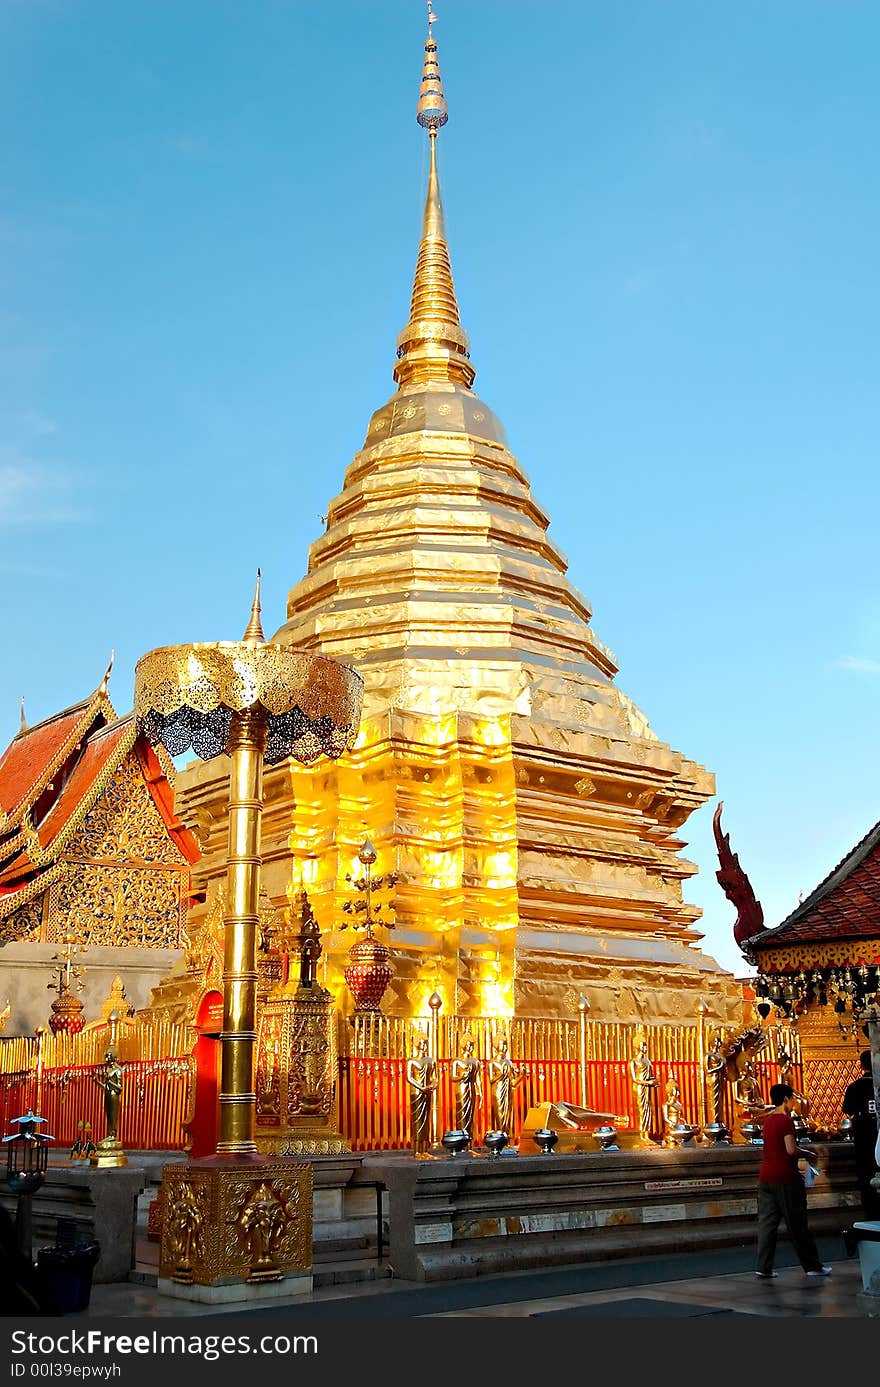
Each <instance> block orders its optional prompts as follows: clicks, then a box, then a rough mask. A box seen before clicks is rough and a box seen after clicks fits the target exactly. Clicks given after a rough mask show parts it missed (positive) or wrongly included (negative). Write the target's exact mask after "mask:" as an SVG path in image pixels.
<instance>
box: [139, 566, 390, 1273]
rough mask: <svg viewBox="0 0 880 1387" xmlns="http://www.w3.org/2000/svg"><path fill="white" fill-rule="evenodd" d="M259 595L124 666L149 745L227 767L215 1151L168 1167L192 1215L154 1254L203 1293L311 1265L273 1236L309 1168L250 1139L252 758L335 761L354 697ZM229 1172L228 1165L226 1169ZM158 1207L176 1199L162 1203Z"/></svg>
mask: <svg viewBox="0 0 880 1387" xmlns="http://www.w3.org/2000/svg"><path fill="white" fill-rule="evenodd" d="M259 591H260V588H259V574H258V575H257V591H256V593H255V595H254V601H253V606H252V609H251V618H250V621H249V622H248V626H247V629H246V631H245V633H244V637H243V638H242V640H241V641H218V642H213V643H210V644H196V645H177V646H166V647H164V648H162V649H159V650H153V651H151V652H150V653H149V654H148V655H144V656H143V657H142V658H141V659H140V660H139V661H138V664H137V668H136V671H135V712H136V714H137V716H138V718H139V719H140V721H141V723H142V725H143V728H144V731H145V732H146V735H147V736H148V738H149V739H150V741H151V742H152V743H153V745H154V746H159V745H162V746H164V747H165V749H166V750H167V751H168V752H170V754H171V755H172V756H178V755H180V754H182V753H183V752H185V751H187V750H188V749H190V748H192V750H193V751H194V752H195V753H196V755H197V756H199V757H201V758H202V759H205V760H207V759H211V758H213V757H215V756H219V755H222V754H224V753H225V754H226V755H228V756H229V757H230V758H231V762H232V767H231V772H230V780H229V807H228V820H229V840H228V854H227V876H226V913H225V916H224V940H225V943H224V971H223V1026H222V1031H221V1035H220V1046H221V1051H220V1053H221V1061H220V1063H221V1078H220V1136H219V1140H218V1143H217V1155H216V1156H215V1157H209V1158H208V1159H207V1161H203V1162H201V1163H199V1162H193V1163H192V1164H191V1165H190V1166H189V1167H187V1169H186V1171H185V1172H183V1173H182V1174H181V1171H180V1167H178V1168H177V1172H176V1174H175V1179H176V1180H178V1181H179V1180H180V1179H181V1178H182V1179H184V1181H185V1183H186V1184H187V1190H186V1191H183V1190H181V1189H177V1187H175V1192H174V1201H176V1205H177V1208H178V1210H183V1209H184V1208H188V1209H189V1210H190V1213H191V1215H192V1217H191V1218H190V1219H189V1221H188V1222H187V1223H186V1226H185V1227H184V1225H183V1223H180V1219H178V1223H180V1226H179V1227H178V1226H177V1224H175V1223H174V1221H173V1220H171V1219H169V1221H168V1227H167V1228H165V1229H163V1238H162V1250H161V1258H160V1275H161V1276H162V1277H168V1278H170V1279H171V1280H172V1281H177V1282H178V1283H183V1284H187V1283H192V1282H195V1283H197V1284H199V1285H201V1286H205V1287H208V1286H211V1285H215V1284H217V1283H219V1282H221V1281H229V1280H232V1281H235V1280H238V1279H242V1278H241V1277H240V1275H239V1273H240V1272H241V1271H242V1268H245V1269H247V1268H249V1270H248V1271H247V1275H246V1276H245V1277H244V1278H243V1279H246V1280H248V1281H249V1282H251V1283H255V1282H258V1281H266V1280H272V1279H274V1280H278V1279H280V1278H281V1276H282V1275H283V1274H284V1272H285V1271H288V1270H293V1269H300V1270H303V1269H305V1267H307V1266H308V1265H309V1264H310V1263H309V1262H306V1263H305V1264H303V1262H302V1260H301V1256H302V1249H303V1247H304V1246H305V1241H304V1240H303V1239H302V1238H299V1237H289V1236H288V1235H287V1232H286V1231H285V1230H286V1229H287V1227H288V1224H289V1222H290V1219H291V1218H293V1217H294V1214H295V1215H296V1217H297V1218H299V1219H305V1218H308V1220H309V1223H310V1220H311V1167H310V1166H307V1165H296V1164H294V1163H292V1162H288V1163H278V1162H274V1163H272V1164H271V1165H265V1166H264V1165H261V1163H260V1158H259V1155H258V1152H257V1145H256V1142H255V1139H254V1126H255V1123H254V1119H255V1109H256V1093H255V1089H254V1050H255V1044H256V1038H257V1030H256V991H257V968H256V936H257V925H258V918H259V916H258V899H259V889H260V821H261V815H262V783H263V763H264V761H265V762H267V763H269V764H275V763H277V762H279V761H282V760H284V759H285V758H287V757H293V759H294V760H297V761H300V762H304V763H308V762H311V761H315V760H317V758H318V757H319V756H321V755H324V756H329V757H331V758H333V759H335V758H337V757H339V756H340V755H341V754H342V753H343V752H344V751H346V750H347V749H349V748H351V747H352V746H353V744H354V741H355V738H356V737H357V732H358V725H359V721H360V708H361V696H362V684H361V680H360V677H359V676H358V675H357V674H355V673H354V671H353V670H351V669H349V668H347V667H346V666H344V665H341V664H338V663H337V662H336V661H335V660H331V659H326V658H323V657H321V656H313V655H305V654H299V653H297V652H296V651H293V650H290V649H289V648H285V647H284V646H279V645H275V644H272V643H267V642H266V640H265V637H264V635H263V629H262V625H261V623H260V598H259ZM230 1166H235V1167H240V1168H237V1169H236V1170H234V1171H233V1172H232V1175H230V1170H229V1167H230ZM248 1191H250V1193H249V1192H248ZM169 1192H170V1191H169ZM227 1195H228V1196H229V1198H228V1199H227ZM229 1200H232V1203H230V1202H229ZM165 1207H166V1208H168V1209H172V1208H173V1207H175V1205H174V1203H173V1202H172V1199H170V1198H166V1202H165ZM181 1217H182V1215H181ZM217 1220H219V1221H220V1222H221V1223H224V1222H225V1223H227V1224H232V1225H234V1228H233V1229H230V1230H228V1237H226V1241H227V1244H229V1245H230V1246H231V1244H232V1243H235V1249H234V1251H235V1255H232V1254H231V1253H230V1256H229V1257H227V1258H225V1259H219V1260H218V1259H214V1258H212V1257H211V1256H209V1255H208V1254H209V1248H210V1247H211V1246H213V1243H212V1240H211V1237H209V1232H210V1229H211V1228H212V1227H213V1226H214V1224H215V1223H216V1222H217ZM175 1229H176V1231H175ZM224 1236H226V1235H225V1234H224ZM236 1239H237V1240H236ZM308 1241H310V1240H308ZM273 1249H274V1251H273ZM308 1255H309V1258H310V1255H311V1249H310V1247H309V1249H308ZM290 1257H294V1260H293V1261H292V1262H291V1260H290ZM248 1258H250V1261H248Z"/></svg>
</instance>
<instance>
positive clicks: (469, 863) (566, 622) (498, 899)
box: [177, 26, 741, 1021]
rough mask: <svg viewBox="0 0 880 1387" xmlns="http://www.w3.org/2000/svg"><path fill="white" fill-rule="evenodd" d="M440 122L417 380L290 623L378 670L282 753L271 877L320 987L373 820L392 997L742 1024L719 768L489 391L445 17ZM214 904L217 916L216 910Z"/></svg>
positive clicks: (200, 790) (195, 805) (189, 778)
mask: <svg viewBox="0 0 880 1387" xmlns="http://www.w3.org/2000/svg"><path fill="white" fill-rule="evenodd" d="M417 119H418V121H419V124H420V125H421V126H423V127H424V129H425V130H426V131H427V136H428V140H429V147H430V172H429V177H428V191H427V201H426V204H425V214H424V224H423V229H422V237H421V242H420V245H419V252H418V259H417V263H416V271H415V281H414V284H413V291H412V300H411V305H410V314H409V321H408V322H407V324H406V327H405V328H404V329H403V331H402V332H401V333H400V336H399V338H398V343H397V361H396V364H395V367H394V379H395V381H396V383H397V389H396V391H395V393H394V394H393V395H392V397H391V399H390V400H389V401H388V403H387V404H385V405H383V406H382V408H381V409H379V410H377V411H376V413H375V414H374V415H373V417H372V419H371V420H370V424H369V427H368V429H367V437H366V441H365V443H364V446H363V448H362V449H361V450H360V452H358V453H357V455H356V456H355V458H354V461H353V462H352V464H351V466H350V467H349V468H348V471H347V473H346V476H345V481H344V485H343V488H342V491H341V492H340V494H339V495H338V496H337V497H336V499H335V500H333V501H332V502H331V503H330V506H329V508H328V511H327V525H326V530H325V532H324V534H322V535H321V536H320V538H319V539H317V540H316V541H315V542H314V544H313V545H312V546H311V549H310V552H309V566H308V573H307V575H306V577H305V578H303V579H302V580H301V581H300V582H299V583H297V584H296V586H295V587H293V588H292V589H291V592H290V595H289V598H288V606H287V621H286V622H285V624H284V625H283V626H282V627H281V629H280V630H279V631H278V632H277V633H276V635H275V636H274V637H273V640H276V641H281V642H287V643H290V644H291V645H293V646H295V647H297V648H300V649H303V650H309V651H317V652H320V653H322V654H324V655H330V656H333V657H335V658H337V659H339V660H342V661H344V662H345V663H347V664H352V665H354V666H355V668H356V669H357V670H358V671H359V673H360V674H361V675H362V676H363V678H364V681H365V698H364V712H363V718H362V723H361V733H360V736H359V738H358V741H357V744H356V746H355V749H354V751H353V752H352V753H351V754H349V755H347V756H344V757H342V758H341V759H340V760H339V761H338V762H334V763H332V764H328V763H326V762H322V763H321V764H320V765H318V766H316V767H314V768H308V767H304V766H301V765H298V764H296V763H294V762H285V763H283V764H281V765H279V766H276V767H274V768H271V769H267V772H266V776H265V785H264V795H265V817H264V820H263V843H262V852H263V861H264V868H263V890H264V893H265V895H266V896H267V897H268V898H269V900H270V901H271V903H272V904H273V905H274V906H275V907H276V908H278V907H283V908H285V909H286V910H287V911H289V910H290V908H291V905H292V902H293V901H294V899H295V896H296V892H297V891H298V890H299V888H300V887H301V886H305V887H306V889H307V891H308V894H309V898H310V900H311V904H312V908H313V910H314V914H315V917H316V918H317V920H318V923H319V924H320V927H321V929H322V931H323V944H324V955H323V973H322V977H321V981H322V983H323V984H324V985H325V986H327V987H329V988H330V989H331V990H332V991H333V992H334V993H335V994H336V995H337V998H338V1001H339V1004H340V1005H341V1006H342V1007H343V1009H345V1008H346V1007H348V1008H349V1009H350V1007H351V1005H352V1002H351V998H350V997H348V995H347V992H346V988H345V984H344V980H343V976H342V969H343V968H344V966H345V964H346V961H347V954H348V950H349V948H350V947H351V945H352V943H353V942H354V940H355V938H356V936H353V934H352V932H351V931H350V930H346V929H344V928H343V926H344V925H345V923H346V922H347V921H348V919H349V918H350V917H349V916H347V915H346V914H344V912H343V905H344V903H345V901H346V900H349V899H350V897H351V885H350V884H349V882H348V881H347V880H346V877H347V876H348V875H356V874H357V870H358V863H357V852H358V848H359V847H360V845H361V843H362V842H363V841H364V839H365V837H366V836H367V835H369V837H370V838H371V839H372V841H373V843H374V844H375V845H376V849H377V853H378V865H377V868H376V870H377V871H389V870H392V869H393V870H395V871H396V872H397V874H398V883H397V885H396V887H395V890H394V902H393V906H394V911H395V915H396V929H395V930H394V933H393V934H388V935H384V934H383V938H384V942H386V943H387V944H389V945H390V947H391V950H392V966H393V969H394V978H393V981H392V983H391V985H390V987H389V989H388V991H387V992H386V994H385V997H384V1000H383V1003H382V1007H383V1010H384V1011H386V1012H390V1013H394V1014H398V1015H410V1016H412V1015H422V1016H427V1015H428V1014H429V1012H428V1007H427V999H428V997H429V996H431V994H433V993H435V992H436V993H438V994H439V996H440V997H441V998H442V999H443V1005H444V1007H445V1009H446V1011H447V1012H450V1011H455V1012H457V1013H458V1014H460V1015H504V1014H507V1015H511V1014H515V1015H517V1016H523V1017H526V1016H531V1017H541V1016H545V1017H554V1016H555V1017H559V1016H569V1017H570V1016H574V1015H576V1014H577V1005H578V998H579V996H580V994H581V993H582V992H584V991H587V992H588V993H589V998H590V1004H591V1015H592V1016H593V1017H594V1018H602V1017H608V1018H611V1017H616V1018H618V1019H622V1020H628V1019H636V1018H640V1019H643V1020H645V1021H664V1020H675V1019H683V1018H685V1017H692V1016H693V1014H694V1008H695V1005H696V1003H697V1001H698V999H699V998H700V997H701V996H702V997H704V998H705V999H706V1002H707V1003H708V1006H709V1010H710V1014H711V1015H713V1016H715V1017H716V1018H719V1019H724V1020H730V1021H736V1020H737V1019H738V1017H739V1014H740V1010H741V994H740V991H739V989H738V988H737V986H736V985H735V984H734V980H733V978H732V977H731V976H730V975H729V974H727V973H725V972H723V970H721V969H720V968H719V966H718V965H717V964H716V963H715V962H714V960H713V959H711V958H709V957H707V956H706V955H705V954H703V953H702V952H701V951H700V950H699V949H698V948H696V947H695V945H696V941H697V940H699V939H700V938H701V936H700V934H699V933H698V932H697V931H696V930H695V929H694V924H695V921H696V920H697V919H698V917H699V914H700V912H699V910H698V909H697V908H695V907H694V906H692V905H689V904H686V903H685V902H684V901H683V899H682V883H683V881H685V880H686V879H687V878H688V877H689V876H691V875H692V874H693V873H694V872H695V871H696V868H695V867H694V866H693V864H692V863H690V862H687V861H685V860H684V859H683V858H682V857H681V856H680V855H679V854H680V850H681V849H682V848H683V847H684V844H683V842H682V841H681V839H680V838H679V836H678V833H679V830H680V828H681V826H682V824H683V823H684V822H685V820H686V819H687V818H688V816H689V814H691V813H692V812H693V810H694V809H696V808H697V807H698V806H699V805H701V804H702V803H703V802H704V801H705V800H706V799H708V798H709V796H710V795H712V793H713V791H714V780H713V777H712V775H711V774H710V773H709V772H708V771H706V770H704V769H703V768H702V767H701V766H699V765H697V764H695V763H694V762H693V761H689V760H687V759H686V758H685V757H684V756H682V755H681V754H680V753H679V752H676V751H673V750H672V749H671V748H670V747H669V746H667V745H666V744H665V743H664V742H661V741H660V740H658V738H657V737H656V736H655V734H654V733H653V732H652V731H651V728H650V727H649V725H648V722H647V719H646V718H645V716H644V715H643V714H642V713H641V712H640V711H639V709H638V708H637V707H635V705H634V704H633V703H632V702H631V701H630V699H628V698H627V696H626V694H624V693H623V692H622V691H621V690H620V689H619V688H618V687H617V686H616V685H615V683H614V678H615V675H616V673H617V665H616V663H615V660H614V657H613V655H612V654H611V652H610V651H609V650H608V649H607V648H606V646H604V645H603V644H602V642H601V641H599V640H598V639H597V637H596V635H595V634H594V632H593V630H592V627H591V625H590V616H591V611H590V606H589V604H588V602H587V601H586V599H585V598H584V597H583V596H581V594H580V593H579V592H578V591H577V589H576V588H574V587H573V586H572V585H571V583H570V582H569V581H568V579H567V577H566V567H567V564H566V560H565V557H564V556H563V554H562V553H561V552H560V551H559V549H558V548H557V547H556V545H555V544H554V543H553V541H552V540H551V539H550V538H549V536H548V533H547V529H548V524H549V520H548V517H547V516H546V515H545V513H544V512H543V511H542V510H541V508H540V506H539V505H538V504H537V502H536V501H535V499H534V498H533V496H532V493H531V489H530V486H529V481H528V478H527V477H526V475H525V473H524V471H523V470H522V468H521V467H520V465H519V463H518V462H517V460H516V458H515V457H514V456H513V454H512V453H511V452H510V451H509V449H508V447H507V443H506V440H505V435H504V430H503V428H502V425H501V423H500V422H499V420H498V419H497V418H496V416H495V415H494V414H493V413H492V410H491V409H490V408H489V407H488V406H487V405H486V404H484V403H483V401H482V400H481V399H480V398H479V397H478V396H477V395H475V394H474V392H473V389H472V385H473V381H474V376H475V369H474V366H473V364H472V362H471V358H470V352H469V344H468V337H467V334H466V333H465V331H464V329H463V327H462V325H461V319H460V315H459V309H458V303H457V300H456V295H455V288H454V285H453V279H452V272H451V268H450V259H449V250H448V246H447V240H446V230H445V225H444V218H443V207H442V202H441V197H440V183H439V176H438V169H437V145H438V134H439V130H440V128H441V127H442V126H443V125H444V124H445V123H446V120H447V110H446V103H445V100H444V96H443V87H442V82H441V78H440V70H439V67H438V61H437V47H436V42H435V40H434V37H433V33H432V31H431V28H430V26H429V32H428V39H427V42H426V44H425V60H424V68H423V74H422V85H421V93H420V98H419V103H418V113H417ZM227 774H228V771H227V765H226V764H225V763H224V762H223V761H222V760H220V759H218V760H216V761H214V762H210V763H200V764H197V765H195V766H192V767H188V768H187V769H186V771H185V772H184V773H183V774H182V775H181V776H180V777H179V779H178V801H177V803H178V808H179V812H180V813H181V815H182V817H183V818H184V820H185V821H186V822H187V823H189V824H190V825H191V826H192V827H193V828H194V829H195V831H196V832H197V834H198V836H199V839H200V842H201V845H202V849H203V853H204V856H203V858H202V860H201V862H200V863H199V864H198V865H197V866H196V867H195V869H194V875H195V877H196V879H197V881H199V880H200V881H201V884H202V885H203V886H204V887H206V888H207V902H206V905H205V907H204V909H205V910H208V911H210V909H211V903H212V900H213V894H214V892H215V890H216V886H217V884H218V883H219V882H220V881H221V880H222V877H223V873H224V870H225V851H226V837H225V834H226V820H225V812H224V806H225V803H226V796H227V788H226V781H227ZM197 917H198V908H197Z"/></svg>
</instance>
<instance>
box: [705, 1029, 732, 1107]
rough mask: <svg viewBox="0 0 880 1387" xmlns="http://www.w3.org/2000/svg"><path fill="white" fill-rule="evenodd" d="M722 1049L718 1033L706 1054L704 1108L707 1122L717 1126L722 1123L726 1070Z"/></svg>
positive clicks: (725, 1059)
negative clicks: (707, 1118)
mask: <svg viewBox="0 0 880 1387" xmlns="http://www.w3.org/2000/svg"><path fill="white" fill-rule="evenodd" d="M723 1047H724V1041H723V1038H722V1036H721V1034H720V1033H719V1034H718V1035H716V1037H715V1039H714V1040H713V1041H712V1044H711V1045H710V1046H709V1049H708V1051H707V1053H706V1099H707V1102H706V1108H707V1111H708V1115H709V1122H710V1123H712V1124H717V1125H720V1124H721V1122H722V1121H723V1118H722V1116H721V1114H722V1111H723V1107H724V1072H725V1070H726V1068H727V1058H726V1056H725V1054H724V1048H723Z"/></svg>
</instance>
